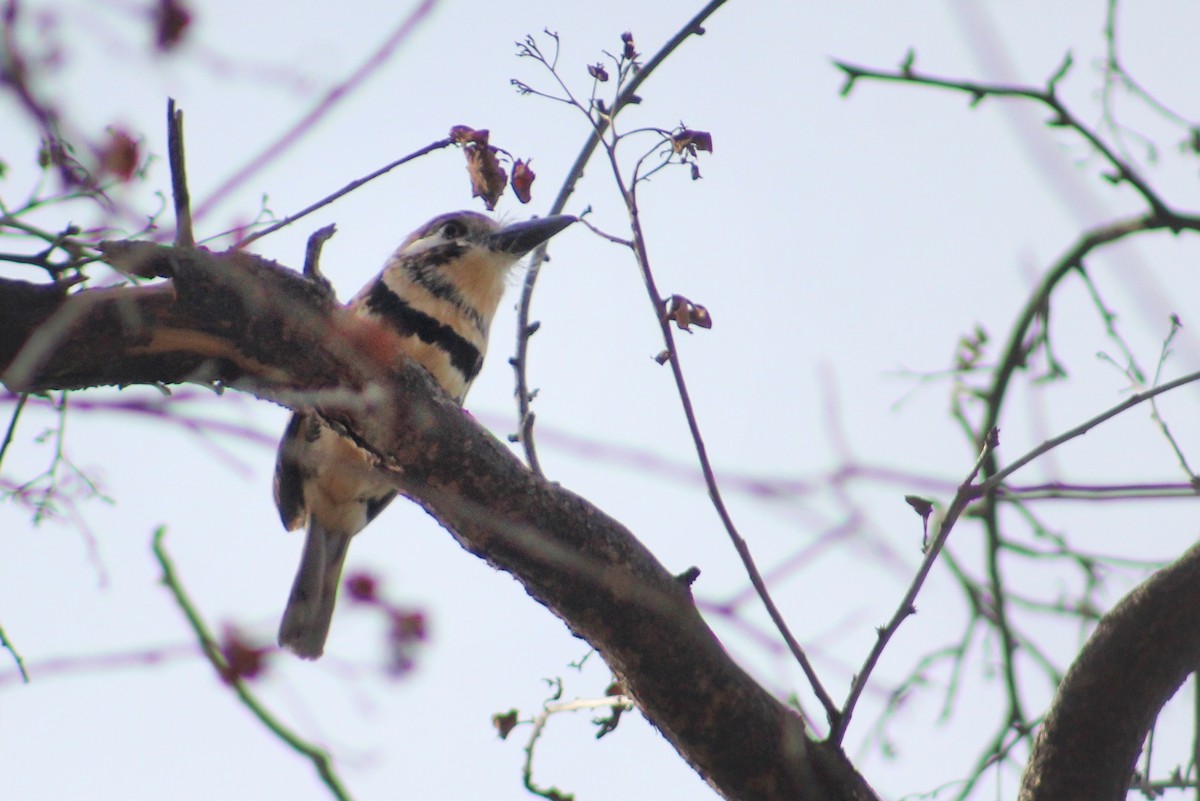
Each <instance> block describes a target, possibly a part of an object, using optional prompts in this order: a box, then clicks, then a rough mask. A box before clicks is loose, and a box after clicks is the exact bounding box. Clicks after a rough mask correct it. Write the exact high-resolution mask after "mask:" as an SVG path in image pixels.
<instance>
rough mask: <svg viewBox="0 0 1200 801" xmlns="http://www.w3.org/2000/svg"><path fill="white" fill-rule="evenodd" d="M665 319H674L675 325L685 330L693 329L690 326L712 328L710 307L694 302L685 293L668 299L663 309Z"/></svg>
mask: <svg viewBox="0 0 1200 801" xmlns="http://www.w3.org/2000/svg"><path fill="white" fill-rule="evenodd" d="M663 319H664V320H673V321H674V322H675V325H677V326H678V327H679V328H681V329H683V330H684V331H691V328H690V326H693V325H695V326H698V327H700V328H712V315H710V314H709V313H708V309H706V308H704V307H703V306H701V305H700V304H699V303H692V302H691V301H690V300H688V299H687V298H685V297H684V296H683V295H672V296H671V297H670V298H668V299H667V302H666V308H665V309H664V311H663Z"/></svg>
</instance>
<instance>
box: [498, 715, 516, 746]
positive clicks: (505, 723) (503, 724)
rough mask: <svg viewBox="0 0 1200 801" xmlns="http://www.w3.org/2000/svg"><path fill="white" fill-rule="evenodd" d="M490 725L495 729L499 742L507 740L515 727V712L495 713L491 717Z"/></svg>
mask: <svg viewBox="0 0 1200 801" xmlns="http://www.w3.org/2000/svg"><path fill="white" fill-rule="evenodd" d="M492 725H493V726H495V727H496V733H497V734H499V735H500V739H501V740H506V739H508V735H509V732H511V731H512V730H513V729H515V728H516V727H517V710H515V709H510V710H508V711H507V712H497V713H496V714H495V715H492Z"/></svg>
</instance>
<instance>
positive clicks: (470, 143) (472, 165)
mask: <svg viewBox="0 0 1200 801" xmlns="http://www.w3.org/2000/svg"><path fill="white" fill-rule="evenodd" d="M450 137H451V138H452V139H453V140H454V141H455V143H457V144H459V145H462V148H463V152H464V153H465V154H466V156H467V174H468V175H470V176H471V196H472V197H480V198H483V203H484V205H485V206H487V208H488V211H491V210H493V209H495V208H496V201H498V200H499V199H500V196H501V195H502V194H504V186H505V184H507V183H508V173H506V172H505V171H504V168H503V167H501V166H500V162H499V160H497V158H496V153H497V150H496V148H495V147H493V146H492V145H490V144H488V131H487V130H486V129H479V130H476V129H474V128H471V127H468V126H466V125H455V126H454V127H453V128H451V129H450Z"/></svg>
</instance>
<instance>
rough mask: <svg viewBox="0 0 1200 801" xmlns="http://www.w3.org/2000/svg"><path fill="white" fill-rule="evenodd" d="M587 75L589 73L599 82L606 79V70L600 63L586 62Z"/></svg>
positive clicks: (603, 81)
mask: <svg viewBox="0 0 1200 801" xmlns="http://www.w3.org/2000/svg"><path fill="white" fill-rule="evenodd" d="M588 75H591V76H592V77H593V78H595V79H596V80H597V81H599V82H600V83H605V82H606V81H608V70H606V69H604V65H603V64H600V63H596V64H588Z"/></svg>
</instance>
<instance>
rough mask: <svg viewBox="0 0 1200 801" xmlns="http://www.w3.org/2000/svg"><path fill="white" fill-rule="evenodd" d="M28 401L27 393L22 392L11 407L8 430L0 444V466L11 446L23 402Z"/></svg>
mask: <svg viewBox="0 0 1200 801" xmlns="http://www.w3.org/2000/svg"><path fill="white" fill-rule="evenodd" d="M27 400H29V393H28V392H22V393H21V394H20V395H18V396H17V404H16V406H15V407H13V413H12V418H10V419H9V421H8V428H7V429H6V430H5V432H4V441H3V442H0V465H3V464H4V455H5V454H6V453H8V446H9V445H12V441H13V434H14V433H16V430H17V421H18V420H20V419H21V410H22V409H24V408H25V402H26V401H27Z"/></svg>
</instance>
